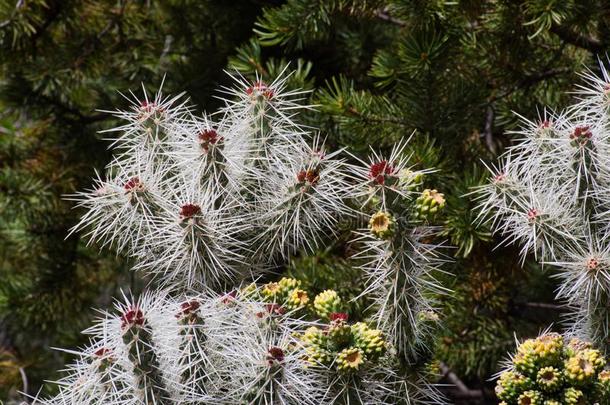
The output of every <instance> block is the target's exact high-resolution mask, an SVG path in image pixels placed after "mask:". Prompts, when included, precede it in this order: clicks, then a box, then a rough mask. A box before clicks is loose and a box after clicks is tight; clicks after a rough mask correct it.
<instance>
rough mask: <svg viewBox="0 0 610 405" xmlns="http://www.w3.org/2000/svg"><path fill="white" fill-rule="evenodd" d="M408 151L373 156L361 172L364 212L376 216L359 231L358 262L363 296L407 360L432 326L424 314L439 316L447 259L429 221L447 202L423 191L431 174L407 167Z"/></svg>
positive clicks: (378, 321)
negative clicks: (440, 277) (440, 279)
mask: <svg viewBox="0 0 610 405" xmlns="http://www.w3.org/2000/svg"><path fill="white" fill-rule="evenodd" d="M404 147H405V145H404V144H399V145H397V146H396V147H395V148H394V149H393V150H392V152H391V153H390V156H389V157H388V158H384V157H382V156H379V155H377V154H373V156H371V158H370V163H368V164H367V168H366V169H360V170H359V172H358V173H359V175H360V178H359V180H360V183H359V190H360V191H359V195H360V198H361V203H362V204H363V205H362V207H363V211H365V212H366V213H368V214H369V215H370V217H369V220H368V228H366V229H362V230H360V231H358V233H357V238H356V240H355V243H356V245H357V246H359V247H360V249H359V251H358V252H357V253H356V254H355V255H354V259H356V260H358V261H360V262H361V263H362V264H361V269H362V270H363V272H364V274H365V276H366V278H367V287H366V290H365V291H364V292H363V294H368V295H369V296H370V297H371V298H373V300H374V301H375V305H374V306H375V309H376V313H375V320H376V322H377V323H378V325H379V327H381V329H382V330H384V332H386V333H387V335H388V336H389V337H390V340H391V342H392V344H393V345H394V346H395V347H396V349H397V350H398V352H399V355H400V356H402V357H403V358H405V359H406V358H408V357H409V356H411V355H413V354H414V353H415V352H416V351H417V350H418V349H420V348H421V346H422V344H421V343H422V341H423V338H424V336H425V335H426V334H427V331H428V329H429V326H430V324H431V323H430V322H427V321H426V319H428V318H429V317H426V319H423V317H422V314H431V313H434V308H433V306H434V302H433V298H432V297H433V296H434V295H436V294H438V293H442V292H443V290H442V288H441V287H440V286H439V285H438V283H437V282H436V280H435V278H434V272H435V271H436V270H437V269H438V268H439V266H440V264H441V263H442V262H443V258H442V256H441V255H440V253H439V252H438V251H437V248H438V246H437V245H434V244H431V243H430V240H432V237H433V234H434V232H435V229H434V228H433V227H431V226H429V225H428V224H427V220H428V219H431V216H432V215H433V214H435V213H436V212H438V211H439V210H440V209H442V208H443V206H444V199H443V196H442V194H440V193H438V192H437V191H436V190H429V189H425V190H423V191H422V190H421V188H422V187H421V181H422V179H423V177H424V176H425V174H426V172H425V171H413V170H411V169H409V168H407V159H404V158H400V156H402V150H403V149H404ZM363 163H364V162H363ZM424 207H425V208H424ZM424 211H425V213H424Z"/></svg>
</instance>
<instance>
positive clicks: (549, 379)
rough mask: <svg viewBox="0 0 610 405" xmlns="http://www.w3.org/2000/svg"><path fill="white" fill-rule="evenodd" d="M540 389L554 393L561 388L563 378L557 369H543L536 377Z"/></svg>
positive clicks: (549, 367)
mask: <svg viewBox="0 0 610 405" xmlns="http://www.w3.org/2000/svg"><path fill="white" fill-rule="evenodd" d="M536 382H537V383H538V387H539V388H540V389H541V390H542V391H544V392H554V391H556V390H558V389H559V388H560V387H561V384H562V382H563V376H562V375H561V372H560V371H559V370H558V369H556V368H555V367H551V366H548V367H543V368H541V369H540V370H539V371H538V375H537V377H536Z"/></svg>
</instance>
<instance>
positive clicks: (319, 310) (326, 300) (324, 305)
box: [313, 290, 341, 319]
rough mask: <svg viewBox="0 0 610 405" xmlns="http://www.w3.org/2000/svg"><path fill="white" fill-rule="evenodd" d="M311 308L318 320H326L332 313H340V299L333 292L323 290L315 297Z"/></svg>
mask: <svg viewBox="0 0 610 405" xmlns="http://www.w3.org/2000/svg"><path fill="white" fill-rule="evenodd" d="M313 307H314V309H315V310H316V314H317V315H318V316H319V317H320V318H322V319H328V317H329V316H330V314H332V313H333V312H340V311H341V298H340V297H339V294H337V292H336V291H335V290H325V291H322V292H321V293H320V294H318V295H316V297H315V298H314V300H313Z"/></svg>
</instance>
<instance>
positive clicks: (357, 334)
mask: <svg viewBox="0 0 610 405" xmlns="http://www.w3.org/2000/svg"><path fill="white" fill-rule="evenodd" d="M351 331H352V334H353V336H354V344H355V346H357V347H359V348H361V349H362V350H363V351H364V354H366V357H367V359H371V360H373V359H378V358H379V357H380V356H381V355H383V354H384V353H385V351H386V349H387V343H386V341H385V339H384V337H383V333H382V332H381V331H380V330H378V329H371V328H369V327H368V325H367V324H365V323H364V322H358V323H355V324H354V325H352V326H351Z"/></svg>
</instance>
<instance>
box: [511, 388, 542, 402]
mask: <svg viewBox="0 0 610 405" xmlns="http://www.w3.org/2000/svg"><path fill="white" fill-rule="evenodd" d="M542 401H543V398H542V395H541V394H540V393H539V392H538V391H525V392H524V393H523V394H521V395H519V398H518V399H517V404H519V405H542Z"/></svg>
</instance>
